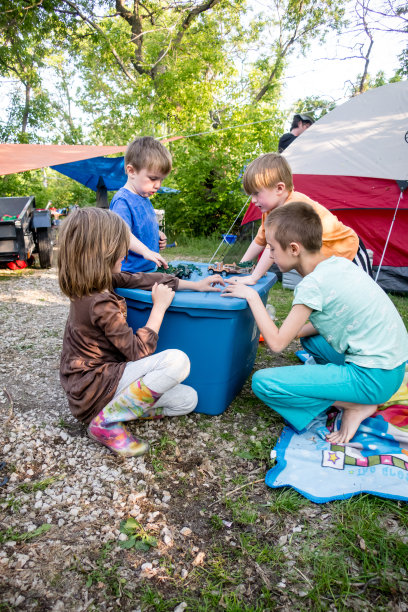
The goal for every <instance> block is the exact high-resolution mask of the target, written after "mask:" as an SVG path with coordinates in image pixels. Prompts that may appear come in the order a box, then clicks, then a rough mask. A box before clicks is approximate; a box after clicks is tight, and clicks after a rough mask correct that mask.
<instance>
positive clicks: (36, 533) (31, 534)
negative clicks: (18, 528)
mask: <svg viewBox="0 0 408 612" xmlns="http://www.w3.org/2000/svg"><path fill="white" fill-rule="evenodd" d="M51 527H52V525H49V524H48V523H44V524H43V525H40V526H39V527H37V529H34V531H29V532H28V533H23V534H22V535H21V536H20V537H19V538H18V539H19V540H31V539H32V538H36V537H37V536H39V535H41V534H42V533H46V532H47V531H49V530H50V529H51Z"/></svg>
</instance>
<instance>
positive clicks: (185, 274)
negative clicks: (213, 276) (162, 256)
mask: <svg viewBox="0 0 408 612" xmlns="http://www.w3.org/2000/svg"><path fill="white" fill-rule="evenodd" d="M156 272H162V273H164V274H173V275H174V276H177V278H182V279H189V278H190V277H191V275H192V273H193V272H197V274H198V275H199V276H202V274H203V273H202V271H201V270H200V268H198V267H197V266H195V265H194V264H178V265H177V266H173V265H172V264H169V267H168V268H166V269H165V268H164V267H163V266H160V268H157V270H156Z"/></svg>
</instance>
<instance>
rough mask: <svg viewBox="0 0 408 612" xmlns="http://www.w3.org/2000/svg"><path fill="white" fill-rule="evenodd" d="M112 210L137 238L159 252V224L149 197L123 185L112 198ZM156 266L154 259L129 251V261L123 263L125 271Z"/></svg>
mask: <svg viewBox="0 0 408 612" xmlns="http://www.w3.org/2000/svg"><path fill="white" fill-rule="evenodd" d="M109 208H110V210H113V211H114V212H115V213H117V214H118V215H119V216H120V217H122V219H123V220H124V221H126V223H127V224H128V226H129V227H130V231H131V232H132V234H133V235H134V236H136V238H138V239H139V240H140V242H143V244H145V245H146V246H147V247H148V248H149V249H150V250H151V251H155V252H156V253H158V252H159V224H158V223H157V219H156V213H155V212H154V208H153V206H152V203H151V202H150V200H149V198H142V196H140V195H138V194H137V193H133V192H132V191H129V190H128V189H125V188H124V187H121V188H120V189H119V191H118V192H117V193H115V195H114V196H113V198H112V201H111V203H110V207H109ZM155 269H156V266H155V264H154V263H153V262H152V261H149V260H147V259H144V258H143V257H142V256H141V255H138V254H137V253H134V252H133V251H129V254H128V258H127V261H124V262H123V264H122V271H123V272H152V270H155Z"/></svg>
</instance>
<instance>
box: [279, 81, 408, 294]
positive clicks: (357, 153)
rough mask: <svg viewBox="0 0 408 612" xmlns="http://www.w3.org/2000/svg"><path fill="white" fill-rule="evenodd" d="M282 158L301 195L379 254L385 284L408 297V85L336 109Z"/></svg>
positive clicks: (394, 85)
mask: <svg viewBox="0 0 408 612" xmlns="http://www.w3.org/2000/svg"><path fill="white" fill-rule="evenodd" d="M284 156H285V157H286V158H287V160H288V161H289V163H290V165H291V167H292V171H293V174H294V184H295V189H296V191H300V192H303V193H306V194H307V195H309V196H310V197H311V198H313V199H314V200H317V201H319V202H320V203H321V204H323V205H324V206H326V208H328V209H329V210H331V211H332V212H333V213H334V214H335V215H336V216H337V217H338V218H339V219H340V220H341V221H343V222H344V223H345V224H347V225H349V226H350V227H352V228H353V229H354V230H355V231H356V232H357V233H358V234H359V236H360V237H361V238H362V240H363V241H364V243H365V246H366V247H367V248H369V249H371V250H372V251H373V252H374V266H375V269H376V273H377V277H378V282H379V283H380V285H381V286H383V287H384V289H386V290H396V291H408V190H407V191H405V190H406V189H407V187H408V81H402V82H399V83H391V84H388V85H384V86H382V87H378V88H375V89H371V90H369V91H367V92H365V93H364V94H361V95H359V96H356V97H354V98H352V99H351V100H349V101H348V102H346V103H344V104H342V105H341V106H339V107H337V108H335V109H334V110H333V111H331V112H330V113H328V114H327V115H325V116H324V117H322V119H319V121H317V122H316V123H314V124H313V125H312V126H311V127H310V128H309V129H308V130H306V131H305V132H304V133H303V134H302V135H301V136H299V137H298V138H296V140H295V141H294V142H293V143H292V144H291V145H290V146H289V147H288V148H287V149H286V150H285V152H284ZM404 192H405V194H404ZM379 269H380V270H379Z"/></svg>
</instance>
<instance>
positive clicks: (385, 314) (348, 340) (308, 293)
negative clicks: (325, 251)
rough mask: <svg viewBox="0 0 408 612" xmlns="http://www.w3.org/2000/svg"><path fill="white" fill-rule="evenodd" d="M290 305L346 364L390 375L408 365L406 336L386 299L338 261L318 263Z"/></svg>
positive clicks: (348, 263)
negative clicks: (305, 311)
mask: <svg viewBox="0 0 408 612" xmlns="http://www.w3.org/2000/svg"><path fill="white" fill-rule="evenodd" d="M294 304H304V305H305V306H308V307H309V308H312V310H313V311H312V313H311V314H310V322H311V323H312V324H313V326H314V328H315V329H316V330H317V331H318V332H319V334H320V335H321V336H323V337H324V338H325V339H326V340H327V342H328V343H329V344H330V345H331V346H332V347H333V348H334V350H335V351H337V352H338V353H344V354H345V361H349V362H352V363H355V364H356V365H358V366H362V367H365V368H382V369H384V370H392V369H393V368H396V367H397V366H399V365H400V364H401V363H403V362H404V361H406V360H407V359H408V334H407V330H406V329H405V325H404V322H403V321H402V319H401V317H400V315H399V313H398V311H397V309H396V308H395V306H394V304H393V303H392V302H391V300H390V298H389V297H388V296H387V294H386V293H385V292H384V291H383V290H382V289H381V287H379V285H377V284H376V283H375V282H374V281H373V279H372V278H370V276H369V275H368V274H367V273H366V272H363V271H362V269H361V268H359V267H358V266H356V265H355V264H353V263H352V262H351V261H349V260H348V259H345V258H343V257H330V258H329V259H326V260H324V261H322V262H321V263H319V264H318V265H317V266H316V268H315V269H314V270H313V272H311V273H310V274H308V275H307V276H305V277H304V278H303V280H302V281H301V282H300V283H299V284H298V285H297V286H296V288H295V297H294V300H293V305H294Z"/></svg>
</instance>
